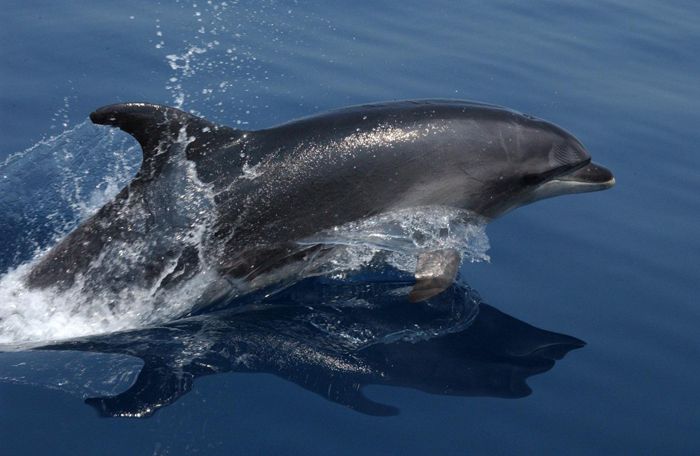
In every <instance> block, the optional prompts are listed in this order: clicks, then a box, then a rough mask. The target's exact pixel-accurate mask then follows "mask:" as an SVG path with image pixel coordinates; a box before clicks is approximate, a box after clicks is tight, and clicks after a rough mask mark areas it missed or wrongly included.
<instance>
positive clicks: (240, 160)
mask: <svg viewBox="0 0 700 456" xmlns="http://www.w3.org/2000/svg"><path fill="white" fill-rule="evenodd" d="M90 118H91V120H92V121H93V122H94V123H97V124H103V125H111V126H115V127H119V128H121V129H122V130H124V131H125V132H127V133H129V134H131V135H132V136H133V137H134V138H136V140H137V141H138V142H139V143H140V145H141V147H142V149H143V163H142V166H141V169H140V170H139V172H138V174H137V175H136V176H135V178H134V179H133V180H132V182H131V183H129V184H128V186H127V187H126V188H124V189H123V190H122V191H121V192H120V193H119V194H118V195H117V196H116V197H115V199H114V200H113V201H112V202H110V203H108V204H107V205H105V206H104V207H103V208H102V209H100V210H99V212H98V213H97V214H95V215H94V216H92V217H91V218H90V219H88V220H87V221H85V222H84V223H83V224H82V225H80V226H79V227H78V228H77V229H75V230H74V231H73V232H72V233H70V234H69V235H68V236H67V237H66V238H64V239H63V240H62V241H61V242H60V243H59V244H58V245H57V246H55V247H54V248H53V249H51V250H50V251H49V252H48V253H47V254H46V255H45V256H44V258H43V259H42V260H41V261H40V262H38V264H37V265H36V266H34V268H33V269H32V270H31V271H30V273H29V274H28V276H27V284H28V285H29V286H30V287H35V288H45V287H56V288H58V289H67V288H70V287H72V286H74V285H75V284H76V283H78V284H83V286H91V285H90V284H93V285H94V284H95V283H100V284H101V286H103V287H104V286H106V287H111V288H112V289H115V290H119V289H120V287H124V286H126V285H127V284H129V283H138V284H141V285H143V286H144V287H147V288H151V289H157V290H161V289H167V288H168V287H172V286H176V285H177V284H178V283H182V282H183V281H186V280H188V279H189V278H191V277H193V276H194V275H196V274H199V273H202V272H203V271H207V272H208V273H211V274H213V276H214V277H215V278H214V279H212V281H213V282H214V283H215V285H213V286H212V287H211V290H209V291H208V293H209V294H208V295H207V296H208V299H214V298H216V297H217V296H221V295H222V293H223V294H225V293H227V291H226V290H227V289H228V288H230V287H233V285H232V284H234V283H246V284H248V285H249V286H252V287H253V288H257V287H260V286H263V285H267V284H269V283H270V282H271V281H275V280H280V278H283V277H285V276H288V275H289V274H294V273H299V271H300V270H302V269H303V268H304V267H307V266H299V265H305V264H306V265H308V264H309V262H310V261H312V260H313V261H316V262H318V261H319V259H321V260H322V259H323V257H324V255H326V254H327V253H328V252H329V250H331V249H332V248H331V247H329V246H327V245H323V244H320V243H319V244H310V243H308V242H307V243H304V242H300V241H302V240H304V239H308V238H310V237H313V236H314V234H316V233H319V232H322V231H325V230H329V229H332V228H333V227H338V226H342V225H344V224H347V223H350V222H355V221H358V220H362V219H366V218H368V217H373V216H376V215H379V214H385V213H389V212H392V211H401V210H411V209H412V208H419V207H447V208H454V209H459V210H466V211H470V212H471V213H474V214H477V215H478V216H481V217H483V218H485V219H492V218H494V217H498V216H500V215H502V214H504V213H506V212H508V211H510V210H512V209H514V208H516V207H518V206H521V205H524V204H527V203H531V202H533V201H536V200H539V199H542V198H548V197H552V196H557V195H562V194H567V193H578V192H588V191H596V190H602V189H606V188H609V187H611V186H612V185H613V184H614V178H613V176H612V174H611V173H610V171H608V170H607V169H605V168H603V167H601V166H599V165H596V164H594V163H592V162H591V158H590V156H589V154H588V153H587V152H586V150H585V149H584V147H583V146H582V144H581V143H580V142H579V141H578V140H577V139H576V138H574V137H573V136H572V135H570V134H569V133H567V132H566V131H564V130H562V129H561V128H559V127H557V126H555V125H553V124H551V123H548V122H545V121H543V120H540V119H536V118H533V117H531V116H527V115H523V114H520V113H518V112H515V111H512V110H510V109H506V108H502V107H498V106H493V105H487V104H481V103H473V102H466V101H454V100H450V101H443V100H421V101H400V102H388V103H380V104H373V105H365V106H358V107H351V108H345V109H340V110H336V111H332V112H328V113H325V114H320V115H316V116H312V117H307V118H303V119H300V120H296V121H292V122H289V123H286V124H283V125H280V126H277V127H273V128H268V129H262V130H257V131H243V130H238V129H233V128H229V127H223V126H218V125H215V124H213V123H210V122H208V121H206V120H204V119H202V118H199V117H196V116H194V115H191V114H188V113H186V112H183V111H180V110H178V109H174V108H169V107H164V106H157V105H152V104H145V103H126V104H117V105H111V106H106V107H103V108H101V109H98V110H97V111H95V112H93V113H92V114H91V115H90ZM193 176H194V177H193ZM183 201H184V202H186V203H187V204H185V203H183ZM144 239H147V241H144ZM134 243H143V244H144V247H143V248H142V249H141V251H140V253H139V255H138V258H128V259H127V258H124V259H121V258H119V255H120V254H121V253H120V252H122V250H121V249H120V248H118V246H119V245H123V244H134ZM459 253H460V252H456V251H454V250H452V249H445V250H433V251H425V252H422V253H420V254H419V258H418V261H417V274H416V276H417V284H416V286H415V288H414V290H413V292H412V293H411V295H410V297H411V299H412V300H414V301H418V300H422V299H426V298H429V297H430V296H433V295H435V294H437V293H439V292H441V291H442V290H444V289H445V288H447V287H448V286H449V285H450V284H451V283H452V280H453V279H454V277H455V275H456V273H457V271H458V265H459V261H460V259H459ZM105 256H110V257H115V260H114V261H116V264H117V265H118V264H122V263H120V262H126V263H123V264H127V265H128V266H127V267H121V268H120V267H118V266H111V267H109V268H106V267H102V266H98V263H99V260H100V259H101V258H104V257H105ZM300 268H301V269H300Z"/></svg>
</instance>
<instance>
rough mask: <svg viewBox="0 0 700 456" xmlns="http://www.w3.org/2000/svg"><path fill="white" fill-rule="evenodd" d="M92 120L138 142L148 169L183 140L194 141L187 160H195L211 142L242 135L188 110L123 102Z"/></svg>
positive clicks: (97, 114)
mask: <svg viewBox="0 0 700 456" xmlns="http://www.w3.org/2000/svg"><path fill="white" fill-rule="evenodd" d="M90 120H92V122H93V123H96V124H100V125H111V126H114V127H119V128H120V129H122V130H124V131H125V132H127V133H129V134H130V135H131V136H133V137H134V138H136V140H137V141H138V142H139V144H140V145H141V149H143V165H144V167H147V166H148V165H149V162H150V161H152V160H153V158H154V157H156V156H159V155H163V153H164V152H167V150H168V149H169V146H170V145H172V144H174V143H177V142H179V141H181V140H182V139H183V133H184V134H185V136H184V138H186V139H187V140H188V142H190V141H191V144H190V145H189V146H188V147H187V158H188V159H191V160H196V159H197V158H199V157H200V156H201V155H203V152H204V151H205V150H206V149H208V147H207V146H209V145H210V143H213V142H214V141H216V142H217V143H218V144H222V143H228V142H235V141H237V140H238V139H239V138H240V137H241V135H242V133H243V132H241V131H240V130H236V129H233V128H229V127H224V126H220V125H216V124H213V123H211V122H209V121H208V120H205V119H202V118H201V117H197V116H195V115H192V114H189V113H187V112H185V111H182V110H180V109H176V108H170V107H168V106H160V105H155V104H148V103H120V104H113V105H109V106H104V107H102V108H100V109H98V110H96V111H95V112H93V113H92V114H90Z"/></svg>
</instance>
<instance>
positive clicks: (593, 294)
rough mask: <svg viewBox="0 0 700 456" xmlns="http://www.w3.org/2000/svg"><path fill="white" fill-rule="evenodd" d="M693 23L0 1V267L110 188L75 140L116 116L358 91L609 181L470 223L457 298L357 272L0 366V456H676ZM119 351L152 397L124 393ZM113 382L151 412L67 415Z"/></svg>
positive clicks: (127, 154)
mask: <svg viewBox="0 0 700 456" xmlns="http://www.w3.org/2000/svg"><path fill="white" fill-rule="evenodd" d="M699 20H700V8H698V7H697V6H696V5H695V4H694V3H693V2H681V1H678V2H655V1H646V0H645V1H642V2H619V1H608V2H598V3H595V4H572V3H554V2H535V3H532V2H530V3H528V4H527V5H524V4H521V3H518V2H505V1H504V2H501V1H499V2H489V3H488V4H487V5H484V4H481V3H478V2H440V1H436V2H431V3H430V4H429V5H427V4H425V3H424V2H411V1H405V2H400V3H394V2H372V3H369V2H368V3H363V2H353V3H352V5H350V4H348V5H340V4H335V3H333V2H330V3H329V2H316V3H313V2H247V1H244V2H233V1H231V2H226V4H224V2H218V1H212V2H211V3H209V2H189V1H180V2H174V3H170V2H168V3H165V2H163V3H161V4H156V5H150V4H149V5H147V6H146V5H142V4H140V3H138V2H130V1H128V2H120V3H119V4H116V3H113V2H112V3H108V2H40V3H37V2H32V5H31V6H30V5H27V4H24V3H20V2H10V3H6V4H4V5H3V20H2V22H3V27H2V28H1V30H2V31H0V34H2V40H1V42H2V43H3V45H2V46H1V47H0V49H2V57H3V62H4V63H3V71H2V72H1V73H0V84H1V86H0V97H1V100H2V107H3V109H1V110H0V132H1V135H0V139H1V142H0V159H1V160H6V158H7V157H9V156H10V155H12V154H15V153H18V152H19V155H16V156H15V158H14V161H13V162H12V163H11V164H9V165H8V164H7V163H6V165H4V166H3V173H2V175H0V178H2V179H3V184H2V186H3V192H2V195H0V207H1V208H2V218H0V220H1V221H2V230H1V231H0V240H1V241H0V249H2V258H0V267H1V268H2V270H3V271H8V270H9V271H11V270H14V269H15V268H16V267H17V266H19V265H20V264H21V263H22V262H23V261H27V260H29V259H31V258H32V257H34V256H35V253H36V251H37V250H41V249H42V248H45V247H46V246H48V245H50V244H51V243H52V242H53V240H54V239H55V236H56V235H57V233H60V232H64V231H65V230H66V229H68V228H69V227H70V226H72V225H73V224H74V223H75V221H76V220H78V219H80V218H82V217H84V216H85V215H86V214H88V213H90V212H91V211H94V210H95V209H96V208H97V207H99V206H100V205H101V204H103V202H104V201H106V199H108V198H109V196H111V195H112V194H114V192H115V191H116V190H117V189H118V188H119V186H120V185H122V184H123V183H124V182H125V181H128V178H129V176H130V173H132V172H133V170H134V167H135V166H136V163H137V162H138V160H139V159H140V157H139V151H138V149H137V148H136V145H135V144H134V143H133V141H131V140H130V139H129V138H128V137H126V135H123V134H121V133H120V132H111V133H110V132H108V131H105V129H103V128H97V127H93V126H91V125H89V124H85V123H84V122H85V120H86V117H87V114H88V113H89V112H91V111H92V110H94V109H95V108H97V107H99V106H101V105H104V104H109V103H114V102H119V101H150V102H155V103H163V104H169V105H180V104H181V106H182V107H183V108H184V109H187V110H193V111H194V112H196V113H199V114H201V115H204V116H205V117H206V118H207V119H209V120H212V121H215V122H220V123H223V124H227V125H232V126H241V127H243V128H247V129H256V128H262V127H267V126H270V125H273V124H276V123H280V122H283V121H286V120H289V119H291V118H295V117H300V116H304V115H309V114H313V113H315V112H318V111H322V110H325V109H331V108H335V107H339V106H344V105H350V104H358V103H364V102H369V101H376V100H387V99H405V98H464V99H475V100H480V101H486V102H491V103H496V104H501V105H505V106H509V107H513V108H515V109H518V110H520V111H523V112H528V113H532V114H535V115H537V116H538V117H541V118H544V119H547V120H550V121H553V122H555V123H557V124H559V125H561V126H563V127H565V128H566V129H568V130H570V131H572V132H573V133H574V134H575V135H576V136H577V137H578V138H579V139H581V141H582V142H583V143H584V144H585V145H586V147H587V149H588V150H589V151H591V153H592V155H593V157H594V159H595V160H596V161H599V162H600V163H602V164H604V165H606V166H608V167H609V168H611V169H612V170H613V171H614V172H615V176H616V179H617V182H618V185H617V186H616V187H615V188H614V189H612V190H610V191H606V192H601V193H594V194H585V195H574V196H568V197H560V198H554V199H551V200H546V201H541V202H538V203H536V204H534V205H532V206H527V207H524V208H521V209H518V210H516V211H514V212H513V213H510V214H508V215H507V216H505V217H503V218H502V219H499V220H496V221H495V222H493V223H491V224H489V226H488V228H487V231H486V232H487V233H488V244H489V245H490V249H489V250H488V252H486V251H484V250H483V249H477V252H478V253H479V254H483V255H488V256H489V257H490V259H491V261H490V262H475V263H470V262H465V263H464V264H463V266H462V270H461V274H462V280H463V281H464V282H466V283H468V286H467V285H460V286H459V287H458V288H456V289H453V292H454V294H453V295H450V296H448V297H449V298H450V299H452V301H449V300H448V301H446V302H443V306H442V307H441V306H437V307H436V308H412V309H410V311H408V312H402V311H401V309H398V310H397V309H396V307H395V306H393V305H392V300H391V299H390V298H386V299H384V298H383V299H380V302H379V304H381V306H380V307H379V310H380V311H381V312H377V309H376V308H372V303H373V299H377V296H384V295H382V293H384V292H388V291H387V290H391V289H393V288H397V289H401V288H402V287H404V286H405V285H406V283H407V282H406V278H405V277H404V276H402V275H401V274H400V273H397V274H398V275H397V276H395V275H393V273H392V274H389V275H390V277H386V279H385V282H384V283H385V285H383V287H384V288H382V289H381V290H374V289H372V290H369V291H366V290H365V293H368V294H366V295H365V298H364V299H356V298H359V297H361V296H362V292H361V291H360V290H358V289H357V288H356V287H357V286H358V285H357V283H358V282H357V280H359V283H363V282H362V281H361V280H360V279H362V277H360V278H356V279H353V277H345V278H344V279H342V278H336V279H309V280H311V282H303V283H300V284H298V285H295V287H292V288H290V289H285V290H282V291H281V292H280V293H281V294H280V293H277V294H275V295H274V296H273V297H269V298H265V297H264V296H257V295H254V296H249V297H248V298H247V299H250V300H251V301H250V303H251V305H252V306H253V307H255V306H257V305H258V304H260V303H261V302H263V301H265V299H272V300H274V302H272V303H269V302H267V301H266V302H263V304H274V307H273V309H274V310H268V311H263V313H262V314H259V313H258V314H248V313H246V314H245V315H244V316H240V315H238V314H235V313H234V315H229V314H228V313H227V312H229V311H228V310H226V309H220V310H218V311H217V312H218V313H216V315H209V316H207V315H206V314H201V315H194V316H192V317H189V319H186V320H180V321H179V322H172V323H167V324H165V325H164V326H162V328H161V329H160V330H159V331H148V330H138V331H136V332H127V333H120V334H121V335H113V336H111V339H109V338H107V336H101V337H102V338H101V339H100V338H98V339H81V340H79V341H75V342H72V344H73V346H72V347H67V346H65V345H63V346H61V344H62V343H61V342H57V343H56V344H55V345H54V347H53V348H54V349H58V348H61V349H62V351H48V350H42V351H31V352H30V351H20V352H11V353H3V354H0V378H2V379H3V382H2V383H0V401H1V407H2V408H1V409H0V410H1V411H0V442H2V444H1V446H0V450H2V451H0V453H3V454H26V453H36V454H94V453H100V454H105V453H106V454H124V453H126V454H183V453H184V454H194V453H204V454H224V453H231V452H241V453H253V452H255V453H284V454H290V453H292V454H297V453H306V454H327V453H329V452H335V453H340V454H358V453H360V454H361V453H368V454H377V453H387V452H389V453H404V454H425V453H428V452H430V453H438V454H464V453H475V454H484V453H486V454H522V453H545V454H558V453H562V452H566V453H567V454H572V453H573V454H600V453H605V454H630V453H632V454H638V453H642V454H648V453H652V454H659V453H661V454H695V453H697V452H698V449H699V448H700V440H699V439H698V436H697V428H698V425H699V424H700V412H699V411H698V410H700V407H699V405H700V394H698V392H697V387H696V386H695V378H696V377H697V375H698V359H700V348H699V347H700V336H699V334H700V332H698V331H697V324H698V323H699V322H700V311H699V310H698V307H697V302H698V293H697V285H696V283H697V278H698V272H697V271H698V269H697V259H698V257H699V256H700V240H698V239H699V238H698V236H697V233H698V226H700V224H699V223H698V222H700V220H699V219H700V216H699V215H698V214H700V207H699V206H700V203H699V202H698V199H697V197H696V195H697V189H698V184H699V183H700V178H698V174H697V173H696V172H695V170H696V169H697V168H698V165H700V159H699V158H698V154H697V146H696V144H697V140H698V139H700V138H699V134H698V132H697V125H698V121H699V120H700V118H699V117H700V115H699V114H698V112H697V103H698V100H700V93H699V92H700V88H699V87H698V85H697V83H696V79H697V77H696V76H697V74H698V71H699V70H700V68H699V67H700V63H699V61H698V59H697V56H696V54H697V43H698V42H700V29H699V28H698V27H697V23H698V21H699ZM52 136H53V137H55V138H51V137H52ZM7 170H10V171H11V172H9V173H8V172H7ZM253 172H254V171H253ZM5 176H7V177H5ZM470 245H471V246H476V245H477V244H470ZM484 248H485V247H484ZM3 280H8V276H7V275H6V274H5V276H4V277H3ZM324 280H331V282H328V283H326V282H324ZM334 280H335V281H334ZM319 281H320V282H319ZM377 286H379V285H377ZM319 290H325V292H327V293H329V294H328V295H322V294H319V293H320V291H319ZM476 290H478V293H477V292H476ZM6 291H7V287H4V288H3V290H2V291H0V293H4V292H6ZM285 293H286V294H285ZM389 296H393V295H391V294H389ZM5 299H7V298H3V302H2V303H0V305H5V306H7V304H6V301H5ZM256 300H257V301H256ZM321 301H323V302H321ZM12 302H16V301H12ZM299 302H303V303H306V304H308V309H306V310H305V308H304V307H303V306H293V305H290V304H295V303H299ZM328 302H332V303H334V307H333V308H332V310H331V309H328V308H326V307H323V306H320V304H324V303H328ZM486 303H488V304H486ZM375 304H376V303H375ZM363 305H364V306H368V305H369V308H370V310H374V312H368V311H367V310H366V309H365V308H364V307H362V306H363ZM491 306H493V307H491ZM473 307H476V308H478V309H479V310H478V311H477V312H476V313H474V312H472V311H471V310H470V309H472V308H473ZM363 309H365V310H363ZM265 312H271V313H265ZM41 318H45V314H43V313H40V314H38V315H36V319H35V320H32V321H31V322H30V323H33V324H34V326H33V327H35V328H46V325H42V324H38V325H37V324H36V323H37V319H38V321H41V320H40V319H41ZM101 322H102V320H101V319H93V320H89V321H87V322H86V323H87V324H96V325H97V326H98V329H99V324H100V323H101ZM53 323H54V324H55V325H56V327H61V326H62V325H60V324H58V323H56V322H55V321H54V322H53ZM412 324H418V328H415V327H414V326H413V327H412V326H411V325H412ZM529 325H533V326H534V327H535V328H533V327H532V326H529ZM25 327H26V325H25ZM63 327H66V325H63ZM68 328H69V329H70V327H68ZM538 328H540V329H538ZM544 330H547V331H548V332H544ZM226 334H234V335H236V336H237V337H238V339H235V338H234V340H233V341H231V340H230V338H226V337H225V335H226ZM222 335H223V336H222ZM246 335H248V336H249V337H245V336H246ZM436 335H437V336H439V337H436ZM216 336H220V337H223V339H222V338H217V337H216ZM542 337H544V339H543V338H542ZM407 339H408V340H407ZM441 340H447V341H449V343H445V345H443V346H441V345H440V344H439V341H441ZM552 340H554V341H556V342H557V343H558V345H557V344H555V345H552ZM453 341H454V342H453ZM580 341H585V343H586V345H585V346H584V347H581V343H580ZM245 343H248V345H247V346H245V345H244V344H245ZM63 344H65V342H63ZM207 344H211V345H207ZM227 344H228V345H227ZM545 346H548V347H552V346H554V347H560V348H559V349H558V350H552V349H551V348H550V349H549V351H548V350H543V349H542V348H543V347H545ZM271 347H288V348H289V347H296V349H297V350H296V351H294V350H291V351H290V349H284V348H278V349H276V350H273V349H271ZM460 347H464V350H463V351H462V350H459V348H460ZM533 347H540V350H535V349H533ZM66 348H72V349H73V350H72V351H65V349H66ZM91 348H92V349H93V350H96V351H100V350H99V349H102V351H106V353H107V354H98V353H95V352H94V351H90V349H91ZM574 348H576V350H573V349H574ZM86 350H87V351H86ZM570 350H573V351H570ZM552 351H554V353H552ZM567 351H569V353H566V352H567ZM215 353H227V354H228V355H227V356H218V357H217V356H214V355H213V354H215ZM237 354H244V355H245V354H253V355H254V357H253V358H250V359H247V358H246V357H245V356H244V357H243V358H241V359H238V358H237V356H236V355H237ZM564 354H566V356H565V357H564V358H563V359H561V360H558V359H559V358H561V356H562V355H564ZM139 355H140V357H139ZM302 355H306V356H307V358H304V357H303V356H302ZM311 355H313V357H312V358H311V361H309V360H308V359H309V358H308V357H309V356H311ZM554 355H556V356H554ZM149 356H150V358H149ZM275 356H276V357H275ZM144 358H146V364H144V367H146V366H150V367H149V368H148V369H145V370H144V372H146V373H149V375H148V376H147V375H146V374H144V377H143V378H151V379H154V382H153V383H151V385H152V387H153V390H151V391H148V390H139V388H136V390H134V389H131V390H130V389H129V388H130V386H131V387H133V385H136V386H138V385H139V384H138V380H136V377H137V376H138V369H139V368H140V366H141V364H142V363H143V362H144V361H143V359H144ZM305 359H306V360H307V361H304V360H305ZM149 360H150V361H151V363H150V364H149ZM555 360H556V364H554V362H555ZM246 362H247V364H246ZM324 363H325V364H324ZM334 363H335V364H334ZM329 366H330V367H329ZM332 366H336V368H338V369H340V370H332V369H331V370H329V369H330V368H331V367H332ZM392 366H393V367H392ZM342 369H345V370H344V371H343V370H342ZM460 369H464V370H460ZM465 371H469V372H472V373H473V375H474V376H473V377H469V375H467V374H466V373H465ZM218 372H221V374H220V375H211V374H216V373H218ZM340 372H343V373H340ZM378 372H384V373H385V376H384V377H382V376H380V375H378V374H377V373H378ZM205 373H208V374H210V375H206V376H205V375H204V374H205ZM243 373H246V375H243ZM156 374H157V375H156ZM184 374H187V375H184ZM305 374H307V377H308V378H306V380H305V377H303V376H304V375H305ZM534 374H537V375H534ZM530 375H532V376H530ZM298 376H301V377H298ZM489 378H490V379H492V380H493V383H492V384H490V385H491V386H490V387H486V386H485V385H484V384H483V383H480V382H483V381H484V380H485V379H489ZM508 378H510V379H515V380H517V381H515V380H514V381H513V382H512V383H505V384H507V385H511V386H512V388H510V389H508V388H507V387H505V386H503V387H500V388H498V387H497V386H498V385H504V383H502V380H503V379H508ZM168 379H169V380H168ZM187 379H192V380H193V381H192V382H189V381H188V380H187ZM309 379H312V380H314V379H316V380H317V381H316V383H314V382H313V381H311V382H310V381H309ZM470 380H471V382H470ZM134 382H137V383H135V384H134ZM348 382H349V383H351V384H357V385H367V386H366V387H365V388H363V390H362V394H363V396H362V397H365V398H367V399H369V401H371V402H368V403H365V402H362V403H364V404H382V405H383V406H384V407H383V408H382V407H380V406H376V405H375V406H374V407H378V408H375V409H373V410H375V412H376V411H384V412H385V413H374V414H368V413H369V411H371V410H370V409H371V408H372V407H373V406H372V405H367V407H369V408H368V409H365V410H364V412H365V413H362V411H363V410H362V406H358V405H355V409H354V410H353V409H352V408H350V407H348V405H352V404H360V403H361V402H357V400H358V399H357V397H358V396H356V395H355V396H353V395H352V392H353V388H347V387H346V388H343V387H342V385H346V384H347V383H348ZM460 382H461V383H460ZM132 384H133V385H132ZM524 384H526V385H527V386H524ZM328 385H338V389H333V388H330V389H329V388H328ZM494 385H495V386H494ZM188 390H189V391H190V392H189V393H184V392H185V391H188ZM127 391H131V394H126V395H122V396H117V397H121V398H122V399H123V401H122V402H121V403H119V405H120V407H121V408H119V410H122V412H123V411H124V410H127V411H128V410H134V408H133V407H132V408H131V409H129V404H131V405H132V406H134V404H136V405H139V404H140V405H141V406H144V405H145V407H146V408H148V405H147V404H148V401H149V400H150V401H155V402H157V403H162V404H165V403H169V404H170V405H167V406H163V407H160V408H158V410H157V411H156V412H155V413H154V414H153V415H152V416H151V417H150V418H143V419H134V418H105V419H101V418H99V414H100V413H102V414H109V413H108V412H109V409H108V408H105V407H100V404H104V402H97V403H95V402H94V401H93V402H92V406H89V405H86V404H84V403H83V400H82V399H83V398H100V397H102V398H104V397H108V396H113V395H115V394H123V393H125V392H127ZM138 391H145V392H143V393H141V394H140V395H139V394H134V393H135V392H138ZM333 391H340V392H345V394H337V395H334V394H333ZM164 398H171V399H173V400H172V401H170V402H169V401H168V400H166V399H164ZM351 398H354V399H355V402H352V400H351ZM174 399H177V400H174ZM334 399H335V401H334ZM129 401H131V402H129ZM339 403H341V404H343V403H344V404H345V405H339ZM151 406H153V403H151ZM117 409H118V408H117V407H116V406H115V408H114V409H113V410H117ZM358 410H359V411H358ZM397 411H398V414H396V413H395V412H397ZM389 412H391V413H389ZM376 415H390V416H386V417H378V416H376Z"/></svg>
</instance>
